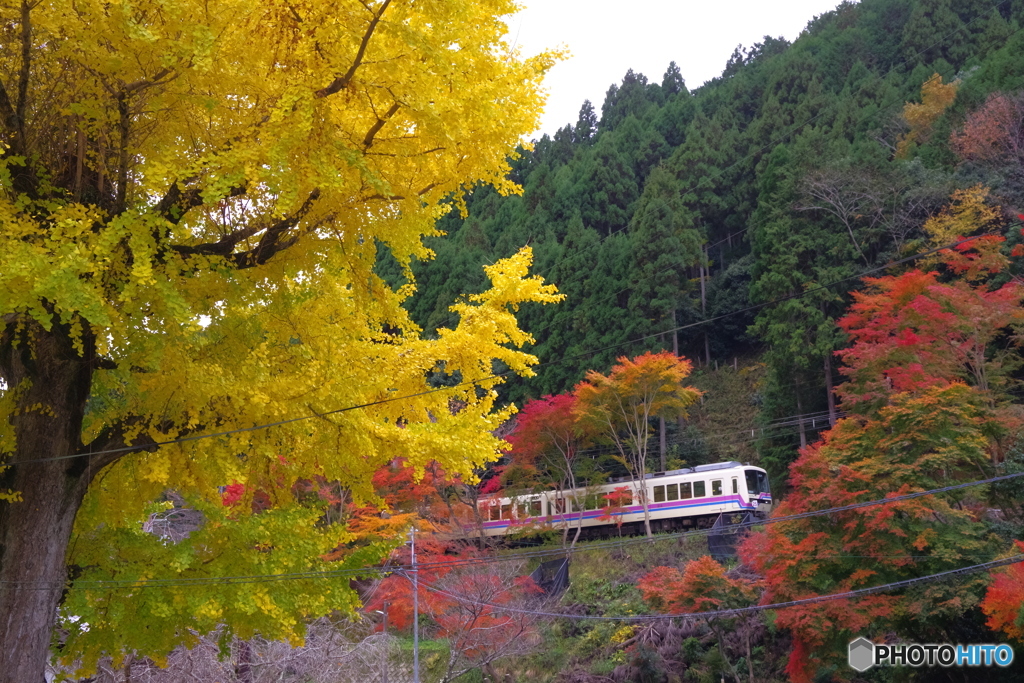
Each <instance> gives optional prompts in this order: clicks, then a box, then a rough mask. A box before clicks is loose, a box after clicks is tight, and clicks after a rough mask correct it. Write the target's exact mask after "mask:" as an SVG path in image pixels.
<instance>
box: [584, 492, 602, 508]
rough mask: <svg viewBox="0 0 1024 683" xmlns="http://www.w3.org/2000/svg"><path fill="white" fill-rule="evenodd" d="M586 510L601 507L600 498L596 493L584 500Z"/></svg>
mask: <svg viewBox="0 0 1024 683" xmlns="http://www.w3.org/2000/svg"><path fill="white" fill-rule="evenodd" d="M586 504H587V509H588V510H597V509H599V508H600V507H601V496H600V495H599V494H597V493H592V494H590V495H589V496H587V500H586Z"/></svg>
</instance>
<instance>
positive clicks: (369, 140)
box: [363, 102, 399, 149]
mask: <svg viewBox="0 0 1024 683" xmlns="http://www.w3.org/2000/svg"><path fill="white" fill-rule="evenodd" d="M398 109H399V104H398V102H395V103H394V104H393V105H391V108H390V109H388V111H387V113H386V114H384V118H382V119H377V123H375V124H373V125H372V126H370V130H368V131H367V132H366V137H364V138H363V147H365V148H366V149H370V147H371V146H373V138H374V136H376V135H377V133H379V132H380V129H381V128H383V127H384V124H386V123H387V122H388V121H389V120H390V119H391V117H392V116H394V115H395V114H396V113H397V112H398Z"/></svg>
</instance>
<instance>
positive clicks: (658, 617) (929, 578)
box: [420, 554, 1024, 622]
mask: <svg viewBox="0 0 1024 683" xmlns="http://www.w3.org/2000/svg"><path fill="white" fill-rule="evenodd" d="M1018 562H1024V554H1021V555H1014V556H1012V557H1007V558H1004V559H1001V560H992V561H991V562H982V563H980V564H974V565H971V566H969V567H961V568H960V569H950V570H948V571H944V572H937V573H935V574H928V575H926V576H919V577H915V578H912V579H903V580H902V581H893V582H891V583H886V584H882V585H880V586H870V587H868V588H858V589H855V590H850V591H844V592H842V593H832V594H829V595H816V596H814V597H809V598H800V599H796V600H787V601H785V602H775V603H771V604H768V605H750V606H749V607H733V608H729V609H721V610H709V611H704V612H676V613H665V614H631V615H625V616H606V615H598V614H569V613H566V612H550V611H545V610H531V609H525V608H519V607H512V606H509V605H495V604H493V603H489V602H482V601H477V600H472V599H470V598H467V597H465V596H461V595H456V594H455V593H451V592H449V591H446V590H444V589H439V588H437V587H436V586H433V585H431V584H429V583H425V582H424V581H423V580H422V579H421V580H420V585H422V586H424V587H425V588H426V589H427V590H430V591H433V592H435V593H440V594H442V595H445V596H447V597H450V598H452V599H454V600H457V601H459V602H462V603H466V604H471V605H475V606H479V607H489V608H491V609H493V610H495V611H497V612H511V613H514V614H524V615H532V616H538V617H548V618H553V619H569V620H579V621H616V622H621V621H638V622H644V621H663V620H665V619H681V620H683V621H687V620H693V619H715V618H720V617H735V616H739V615H741V614H752V613H754V612H764V611H767V610H779V609H786V608H788V607H801V606H804V605H814V604H818V603H822V602H831V601H833V600H849V599H851V598H859V597H862V596H865V595H873V594H875V593H885V592H888V591H894V590H900V589H903V588H910V587H912V586H915V585H918V584H921V583H932V582H935V581H944V580H946V579H951V578H956V577H959V576H965V575H967V574H975V573H978V572H987V571H992V570H993V569H999V568H1001V567H1007V566H1009V565H1012V564H1016V563H1018Z"/></svg>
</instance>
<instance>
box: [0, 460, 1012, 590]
mask: <svg viewBox="0 0 1024 683" xmlns="http://www.w3.org/2000/svg"><path fill="white" fill-rule="evenodd" d="M1018 477H1024V472H1017V473H1014V474H1006V475H1001V476H998V477H991V478H989V479H980V480H977V481H970V482H964V483H961V484H952V485H950V486H943V487H940V488H936V489H929V490H927V491H917V492H914V493H905V494H901V495H899V496H891V497H888V498H880V499H876V500H869V501H864V502H860V503H852V504H849V505H843V506H839V507H832V508H826V509H823V510H809V511H807V512H801V513H796V514H792V515H786V516H784V517H772V518H768V519H762V520H755V521H752V522H743V523H739V524H732V525H729V526H728V527H727V528H726V529H725V530H726V531H730V532H734V531H740V530H743V529H749V528H753V527H758V526H767V525H770V524H778V523H781V522H791V521H795V520H799V519H807V518H810V517H818V516H821V515H830V514H835V513H839V512H847V511H850V510H856V509H861V508H866V507H874V506H877V505H887V504H891V503H899V502H902V501H905V500H912V499H914V498H921V497H923V496H932V495H937V494H940V493H948V492H950V491H958V490H961V489H966V488H970V487H974V486H984V485H988V484H995V483H999V482H1002V481H1009V480H1011V479H1016V478H1018ZM721 531H722V530H720V529H693V530H689V531H681V532H674V533H667V534H659V535H658V537H657V538H656V539H653V540H659V541H660V540H670V539H678V538H686V537H701V536H708V535H712V534H715V533H721ZM651 540H652V539H648V538H646V537H637V538H627V539H620V540H618V541H605V542H598V543H591V544H588V545H586V546H580V547H578V548H575V549H573V551H572V552H573V553H577V552H584V551H592V550H608V549H612V548H621V547H624V546H629V545H636V544H638V543H649V542H650V541H651ZM566 554H567V551H566V550H565V549H564V548H550V549H545V550H537V551H529V552H524V553H516V554H515V555H497V556H492V557H478V558H464V559H455V560H451V561H446V562H417V568H419V569H431V568H451V567H463V566H475V565H486V564H492V563H495V562H508V561H513V560H515V561H521V560H523V559H539V558H546V557H564V556H565V555H566ZM407 569H410V565H404V564H399V565H395V567H394V568H393V569H392V570H385V569H384V568H381V567H363V568H346V569H337V570H327V571H310V572H291V573H287V574H264V575H258V574H257V575H238V576H226V577H197V578H173V579H149V580H138V579H126V580H116V579H110V580H105V579H97V580H79V581H74V582H73V584H74V585H75V586H76V587H80V588H94V587H95V588H103V587H108V588H117V587H124V588H148V587H177V586H193V585H198V586H202V585H221V584H223V585H233V584H240V583H265V582H269V581H286V580H287V581H290V580H311V579H320V578H338V577H352V576H370V575H380V574H387V573H388V571H395V572H399V571H403V570H407ZM4 584H6V585H10V586H13V587H14V588H15V589H16V590H17V589H19V588H21V589H35V590H52V589H53V588H54V587H57V586H60V587H62V586H64V583H63V582H60V583H58V582H53V581H46V580H39V581H0V585H4Z"/></svg>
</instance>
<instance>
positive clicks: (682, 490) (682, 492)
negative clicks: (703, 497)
mask: <svg viewBox="0 0 1024 683" xmlns="http://www.w3.org/2000/svg"><path fill="white" fill-rule="evenodd" d="M679 497H680V498H682V499H683V500H686V499H687V498H693V491H692V490H691V486H690V482H688V481H684V482H683V483H682V484H680V485H679Z"/></svg>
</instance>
